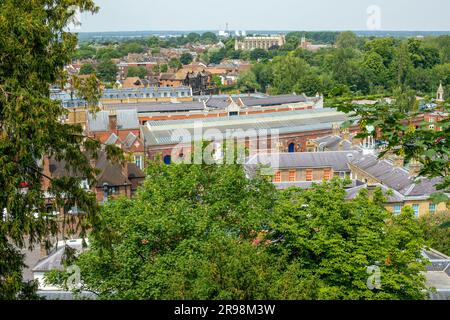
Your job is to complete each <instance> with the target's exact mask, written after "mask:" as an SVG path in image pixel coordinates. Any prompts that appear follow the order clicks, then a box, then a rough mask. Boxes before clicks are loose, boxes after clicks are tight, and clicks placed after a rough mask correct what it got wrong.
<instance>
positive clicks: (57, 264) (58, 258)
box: [32, 239, 88, 272]
mask: <svg viewBox="0 0 450 320" xmlns="http://www.w3.org/2000/svg"><path fill="white" fill-rule="evenodd" d="M86 242H88V240H86ZM66 246H68V247H70V248H72V249H75V250H77V252H82V251H83V250H84V248H83V245H82V239H74V240H67V241H59V242H58V245H57V246H56V247H55V248H54V250H53V252H52V253H51V254H50V255H49V256H47V257H45V258H44V259H42V260H41V261H39V262H38V263H37V264H36V266H35V267H34V268H33V269H32V271H33V272H46V271H50V270H59V271H63V270H64V266H63V264H62V259H63V256H64V252H65V250H66Z"/></svg>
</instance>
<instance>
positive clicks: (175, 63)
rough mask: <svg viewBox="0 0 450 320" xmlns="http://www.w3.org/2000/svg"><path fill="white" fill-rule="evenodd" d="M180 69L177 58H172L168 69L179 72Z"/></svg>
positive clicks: (180, 65)
mask: <svg viewBox="0 0 450 320" xmlns="http://www.w3.org/2000/svg"><path fill="white" fill-rule="evenodd" d="M181 67H182V64H181V62H180V60H178V59H177V58H172V59H170V61H169V68H171V69H175V70H179V69H180V68H181Z"/></svg>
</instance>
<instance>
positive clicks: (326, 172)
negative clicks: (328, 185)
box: [323, 169, 331, 180]
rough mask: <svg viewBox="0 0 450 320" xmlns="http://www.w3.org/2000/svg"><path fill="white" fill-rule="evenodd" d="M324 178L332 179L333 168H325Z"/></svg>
mask: <svg viewBox="0 0 450 320" xmlns="http://www.w3.org/2000/svg"><path fill="white" fill-rule="evenodd" d="M323 179H324V180H330V179H331V169H325V170H323Z"/></svg>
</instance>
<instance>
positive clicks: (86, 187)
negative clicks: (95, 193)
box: [81, 179, 89, 190]
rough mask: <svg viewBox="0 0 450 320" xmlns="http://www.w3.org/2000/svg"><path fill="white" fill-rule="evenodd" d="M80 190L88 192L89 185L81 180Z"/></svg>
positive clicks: (84, 180) (85, 180)
mask: <svg viewBox="0 0 450 320" xmlns="http://www.w3.org/2000/svg"><path fill="white" fill-rule="evenodd" d="M81 189H83V190H89V183H88V180H87V179H83V180H81Z"/></svg>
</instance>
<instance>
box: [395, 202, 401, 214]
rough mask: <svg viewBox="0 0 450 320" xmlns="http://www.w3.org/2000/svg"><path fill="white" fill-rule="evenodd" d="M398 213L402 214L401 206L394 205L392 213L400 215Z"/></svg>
mask: <svg viewBox="0 0 450 320" xmlns="http://www.w3.org/2000/svg"><path fill="white" fill-rule="evenodd" d="M400 212H402V205H401V204H396V205H394V213H395V214H400Z"/></svg>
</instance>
